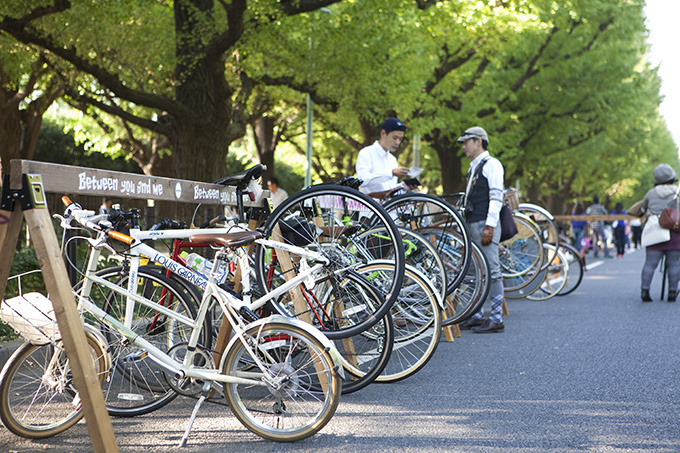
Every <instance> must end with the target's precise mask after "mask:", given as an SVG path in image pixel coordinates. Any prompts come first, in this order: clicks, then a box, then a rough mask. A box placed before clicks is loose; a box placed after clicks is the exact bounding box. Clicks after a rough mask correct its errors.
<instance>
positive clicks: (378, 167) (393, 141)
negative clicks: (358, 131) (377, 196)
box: [356, 118, 409, 193]
mask: <svg viewBox="0 0 680 453" xmlns="http://www.w3.org/2000/svg"><path fill="white" fill-rule="evenodd" d="M405 131H406V126H405V125H404V123H402V122H401V121H399V120H398V119H397V118H387V119H386V120H385V122H384V123H383V124H382V126H381V129H380V139H378V140H376V141H375V143H373V144H372V145H370V146H367V147H365V148H364V149H362V150H361V151H359V155H358V156H357V162H356V172H357V178H359V179H361V180H363V181H364V183H363V184H362V185H361V187H360V188H359V189H360V190H361V191H362V192H364V193H375V192H384V191H386V190H391V189H394V188H396V187H399V178H403V177H404V176H407V175H408V172H409V168H408V167H400V166H399V164H398V163H397V158H396V157H394V156H393V155H392V153H394V152H395V151H396V150H397V149H398V148H399V145H400V144H401V142H402V140H404V132H405Z"/></svg>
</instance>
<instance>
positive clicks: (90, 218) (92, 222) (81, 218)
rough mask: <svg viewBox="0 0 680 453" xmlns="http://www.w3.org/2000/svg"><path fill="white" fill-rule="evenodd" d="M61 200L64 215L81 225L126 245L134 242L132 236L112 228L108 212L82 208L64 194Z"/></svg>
mask: <svg viewBox="0 0 680 453" xmlns="http://www.w3.org/2000/svg"><path fill="white" fill-rule="evenodd" d="M61 201H62V203H64V205H66V211H65V212H64V216H66V217H67V218H68V217H72V218H73V219H75V220H76V222H78V223H79V224H81V225H82V226H84V227H86V228H89V229H91V230H95V231H101V232H103V233H106V235H107V236H109V237H111V238H113V239H116V240H118V241H121V242H124V243H126V244H128V245H132V244H134V242H135V239H134V238H133V237H131V236H128V235H127V234H125V233H121V232H119V231H116V230H114V229H113V227H112V226H111V222H109V221H108V219H109V215H108V214H96V213H95V212H94V211H92V210H89V209H83V208H82V206H80V205H79V204H78V203H74V202H73V201H71V199H70V198H69V197H68V196H66V195H64V196H63V197H61ZM104 221H106V223H108V225H105V224H103V222H104Z"/></svg>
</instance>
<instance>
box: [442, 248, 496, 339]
mask: <svg viewBox="0 0 680 453" xmlns="http://www.w3.org/2000/svg"><path fill="white" fill-rule="evenodd" d="M490 275H491V271H490V270H489V263H488V262H487V261H486V258H484V255H483V254H482V252H481V250H480V249H479V246H478V245H477V244H475V243H474V242H473V243H472V260H470V267H468V270H467V272H466V276H465V278H464V279H463V281H462V283H461V284H460V285H459V286H458V288H456V289H455V291H454V292H453V293H452V294H451V296H449V297H450V299H448V300H447V305H450V311H452V312H453V316H449V317H448V318H446V319H444V320H443V321H442V326H444V327H446V326H449V325H452V324H459V323H461V322H464V321H466V320H468V319H470V318H471V317H472V316H473V315H474V314H475V313H477V312H478V311H479V309H480V308H482V305H484V302H485V301H486V298H487V297H488V296H489V290H490V289H491V279H490V278H489V277H490ZM447 313H449V312H448V311H447Z"/></svg>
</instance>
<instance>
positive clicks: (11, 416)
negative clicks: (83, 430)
mask: <svg viewBox="0 0 680 453" xmlns="http://www.w3.org/2000/svg"><path fill="white" fill-rule="evenodd" d="M86 338H87V343H88V346H89V347H90V354H91V356H92V360H93V361H94V368H95V372H96V373H97V376H98V378H99V383H100V384H102V383H103V382H104V380H105V378H106V375H107V373H108V371H109V365H108V364H109V361H108V357H107V355H106V354H107V353H106V349H105V348H104V347H103V346H102V345H101V343H100V342H99V341H97V340H96V339H95V337H94V336H93V335H92V334H90V333H88V332H86ZM0 401H1V403H0V418H1V419H2V422H3V423H4V425H5V426H6V427H7V429H8V430H10V431H11V432H13V433H14V434H16V435H18V436H21V437H25V438H27V439H44V438H46V437H51V436H54V435H57V434H59V433H62V432H64V431H66V430H67V429H69V428H70V427H71V426H73V425H75V424H76V423H78V421H79V420H80V419H81V418H83V411H82V410H81V409H82V402H81V401H80V396H79V394H78V392H77V391H76V389H75V386H74V385H73V376H72V374H71V368H70V366H69V361H68V359H67V358H66V353H65V351H64V349H63V346H62V344H61V342H57V343H56V344H46V345H40V346H38V345H34V344H31V343H24V344H23V345H21V346H20V347H19V349H17V350H16V351H15V352H14V354H13V355H12V357H10V359H9V360H8V361H7V363H6V364H5V367H4V368H3V370H2V373H1V374H0Z"/></svg>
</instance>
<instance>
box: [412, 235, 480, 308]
mask: <svg viewBox="0 0 680 453" xmlns="http://www.w3.org/2000/svg"><path fill="white" fill-rule="evenodd" d="M418 234H420V235H421V236H423V237H424V238H426V239H427V240H428V241H429V242H430V243H431V244H433V245H434V247H435V248H436V250H437V253H438V254H439V256H440V257H441V259H442V263H443V264H444V270H445V273H446V295H447V296H449V295H451V294H452V293H453V291H455V289H456V288H457V287H458V285H460V283H461V282H462V279H460V278H459V277H460V275H461V270H462V269H463V256H464V250H468V251H469V253H470V256H472V247H470V246H468V247H467V248H466V247H465V246H464V240H463V237H462V236H461V235H460V234H458V233H456V232H455V231H453V230H450V229H448V230H447V229H444V228H439V227H426V228H420V229H418ZM470 244H472V242H470ZM471 260H472V259H470V260H469V261H471ZM468 267H470V264H469V263H468ZM465 272H467V270H466V271H465ZM462 275H465V273H463V274H462ZM453 279H459V280H460V282H459V283H458V285H456V286H451V285H450V284H449V282H450V281H451V280H453Z"/></svg>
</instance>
